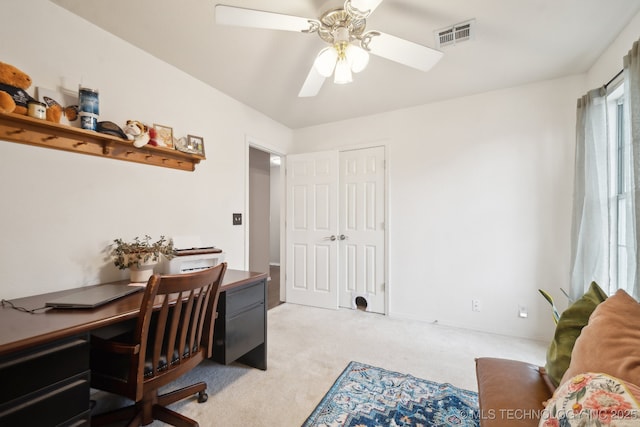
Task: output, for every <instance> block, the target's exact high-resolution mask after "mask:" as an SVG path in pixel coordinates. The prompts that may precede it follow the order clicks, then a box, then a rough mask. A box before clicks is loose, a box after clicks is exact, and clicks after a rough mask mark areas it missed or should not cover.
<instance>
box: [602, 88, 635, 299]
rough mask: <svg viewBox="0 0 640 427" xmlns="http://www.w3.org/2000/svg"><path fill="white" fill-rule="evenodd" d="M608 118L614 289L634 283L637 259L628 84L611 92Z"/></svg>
mask: <svg viewBox="0 0 640 427" xmlns="http://www.w3.org/2000/svg"><path fill="white" fill-rule="evenodd" d="M607 107H608V108H607V122H608V126H607V127H608V135H609V159H610V164H609V170H610V180H609V182H610V189H609V194H611V198H610V203H609V215H610V220H611V222H610V224H611V225H610V226H611V230H610V236H611V240H610V250H611V264H610V268H611V272H610V279H611V290H613V289H619V288H622V289H627V285H629V284H630V283H629V282H628V280H629V271H630V269H631V268H633V269H634V270H635V260H633V259H629V256H630V254H633V252H634V251H633V250H631V251H630V250H629V248H628V243H629V242H628V236H629V233H628V231H630V230H628V229H627V227H629V226H632V222H629V221H628V219H630V218H633V216H632V215H631V213H632V212H631V211H630V210H631V209H632V200H633V198H632V197H630V194H629V191H630V189H631V188H633V186H632V185H631V182H630V180H631V175H630V173H629V172H630V171H631V167H632V165H631V163H630V159H631V153H630V144H629V138H627V133H626V128H627V126H626V124H625V122H626V120H627V119H626V115H625V112H624V85H623V84H618V86H617V87H616V88H615V89H613V90H611V91H610V93H608V94H607Z"/></svg>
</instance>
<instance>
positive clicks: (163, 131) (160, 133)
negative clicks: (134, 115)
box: [153, 123, 173, 148]
mask: <svg viewBox="0 0 640 427" xmlns="http://www.w3.org/2000/svg"><path fill="white" fill-rule="evenodd" d="M153 128H154V129H155V130H156V140H157V141H158V146H159V147H166V148H173V128H170V127H169V126H163V125H159V124H157V123H154V124H153Z"/></svg>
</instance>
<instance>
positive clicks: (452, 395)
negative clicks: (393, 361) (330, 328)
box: [303, 362, 479, 427]
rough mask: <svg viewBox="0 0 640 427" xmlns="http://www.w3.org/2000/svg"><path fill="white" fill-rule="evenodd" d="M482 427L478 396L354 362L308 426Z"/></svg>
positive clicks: (314, 413) (452, 387) (335, 384)
mask: <svg viewBox="0 0 640 427" xmlns="http://www.w3.org/2000/svg"><path fill="white" fill-rule="evenodd" d="M316 426H317V427H319V426H332V427H333V426H352V427H387V426H393V427H396V426H402V427H405V426H415V427H418V426H425V427H426V426H456V427H477V426H479V422H478V395H477V393H475V392H472V391H469V390H463V389H460V388H457V387H454V386H452V385H451V384H439V383H435V382H432V381H427V380H423V379H420V378H416V377H413V376H411V375H407V374H401V373H398V372H392V371H387V370H385V369H381V368H376V367H373V366H369V365H364V364H362V363H358V362H350V363H349V365H348V366H347V368H346V369H345V370H344V371H343V372H342V374H340V376H339V377H338V379H337V380H336V382H335V383H334V384H333V386H331V389H330V390H329V392H328V393H327V394H326V395H325V397H324V398H323V399H322V401H321V402H320V404H319V405H318V406H317V407H316V409H315V410H314V411H313V413H312V414H311V415H310V416H309V418H307V420H306V421H305V423H304V424H303V427H316Z"/></svg>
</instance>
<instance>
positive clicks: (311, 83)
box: [298, 65, 325, 98]
mask: <svg viewBox="0 0 640 427" xmlns="http://www.w3.org/2000/svg"><path fill="white" fill-rule="evenodd" d="M324 81H325V77H324V76H323V75H322V74H320V73H319V72H318V71H317V70H316V67H315V66H313V65H312V66H311V70H309V74H307V78H306V79H305V81H304V83H303V84H302V88H301V89H300V92H299V93H298V97H300V98H308V97H311V96H316V95H317V94H318V92H320V88H322V85H323V84H324Z"/></svg>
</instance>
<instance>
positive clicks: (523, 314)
mask: <svg viewBox="0 0 640 427" xmlns="http://www.w3.org/2000/svg"><path fill="white" fill-rule="evenodd" d="M518 317H522V318H523V319H526V318H527V317H529V313H528V312H527V307H525V306H524V305H519V306H518Z"/></svg>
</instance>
